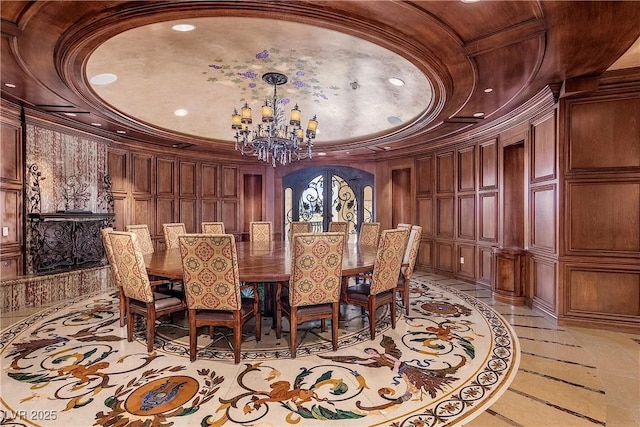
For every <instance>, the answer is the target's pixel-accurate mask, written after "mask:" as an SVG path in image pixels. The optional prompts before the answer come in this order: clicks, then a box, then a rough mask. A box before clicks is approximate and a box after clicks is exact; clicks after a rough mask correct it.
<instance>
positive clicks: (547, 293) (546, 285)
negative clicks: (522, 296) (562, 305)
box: [531, 258, 557, 311]
mask: <svg viewBox="0 0 640 427" xmlns="http://www.w3.org/2000/svg"><path fill="white" fill-rule="evenodd" d="M556 269H557V263H556V262H554V261H549V260H545V259H540V258H533V259H532V260H531V286H532V291H531V292H532V297H533V299H534V300H536V303H537V304H542V305H543V306H544V307H545V308H546V309H548V310H550V311H555V310H556V302H557V301H556V299H557V294H556V287H557V283H556V280H557V279H556V277H557V274H556Z"/></svg>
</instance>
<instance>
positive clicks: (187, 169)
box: [179, 162, 196, 197]
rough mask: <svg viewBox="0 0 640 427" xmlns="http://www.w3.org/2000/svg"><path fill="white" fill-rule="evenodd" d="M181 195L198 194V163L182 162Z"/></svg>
mask: <svg viewBox="0 0 640 427" xmlns="http://www.w3.org/2000/svg"><path fill="white" fill-rule="evenodd" d="M179 188H180V196H191V197H195V196H196V164H195V163H193V162H180V184H179Z"/></svg>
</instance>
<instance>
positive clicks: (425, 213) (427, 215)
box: [417, 198, 433, 237]
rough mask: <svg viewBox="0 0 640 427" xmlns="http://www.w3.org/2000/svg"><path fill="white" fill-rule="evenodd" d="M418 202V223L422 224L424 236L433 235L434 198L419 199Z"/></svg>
mask: <svg viewBox="0 0 640 427" xmlns="http://www.w3.org/2000/svg"><path fill="white" fill-rule="evenodd" d="M417 203H418V225H420V226H422V235H423V236H424V237H431V236H433V199H431V198H428V199H421V198H419V199H418V200H417Z"/></svg>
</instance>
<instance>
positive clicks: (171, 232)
mask: <svg viewBox="0 0 640 427" xmlns="http://www.w3.org/2000/svg"><path fill="white" fill-rule="evenodd" d="M162 232H163V233H164V244H165V247H166V248H167V249H177V248H179V247H180V244H179V243H178V236H181V235H183V234H187V227H186V226H185V225H184V224H183V223H181V222H171V223H167V224H162Z"/></svg>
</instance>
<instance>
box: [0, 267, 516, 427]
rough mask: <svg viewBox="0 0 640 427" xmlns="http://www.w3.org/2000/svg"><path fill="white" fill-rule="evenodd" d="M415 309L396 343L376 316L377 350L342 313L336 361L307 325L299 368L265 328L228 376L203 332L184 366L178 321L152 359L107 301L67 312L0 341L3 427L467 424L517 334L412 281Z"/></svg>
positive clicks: (164, 327)
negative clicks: (130, 338)
mask: <svg viewBox="0 0 640 427" xmlns="http://www.w3.org/2000/svg"><path fill="white" fill-rule="evenodd" d="M410 306H411V311H410V315H409V316H406V315H404V314H403V313H404V310H400V309H399V310H398V319H397V326H396V328H395V330H394V329H391V327H390V321H389V319H388V317H389V316H388V312H387V311H384V310H382V311H379V312H378V313H377V315H378V318H379V319H381V320H379V321H378V323H377V324H376V337H375V339H374V340H370V339H369V333H368V325H367V322H366V317H362V316H361V313H360V309H359V308H355V307H344V308H343V312H342V313H341V319H342V320H341V322H340V350H339V351H338V352H332V351H331V347H330V342H329V341H328V339H329V338H330V335H327V333H323V332H321V331H320V328H319V324H317V325H314V324H310V325H307V326H305V325H303V326H302V328H301V329H304V331H301V332H300V333H299V336H300V340H301V342H300V344H299V349H298V351H297V357H296V358H295V359H291V358H290V354H289V350H288V348H289V344H288V338H289V335H288V334H283V337H282V338H281V339H280V340H276V339H275V333H274V331H273V330H271V327H270V326H271V325H270V322H269V319H266V322H263V339H262V340H261V342H260V343H257V342H255V338H254V339H253V342H252V341H251V338H250V337H251V331H245V332H247V334H246V340H245V341H244V342H243V347H242V350H243V351H242V355H243V359H242V361H241V362H240V363H239V364H238V365H235V364H234V363H233V360H232V352H231V350H230V349H229V347H228V337H227V335H228V331H225V330H223V329H221V330H217V329H216V331H215V333H214V336H213V338H210V337H209V336H208V331H206V330H204V329H203V330H202V335H201V336H200V337H199V338H198V347H199V349H198V358H197V360H196V361H195V362H193V363H191V362H189V358H188V344H187V343H188V335H187V334H188V331H187V329H186V326H185V323H184V322H185V319H184V318H183V317H181V316H177V317H174V318H172V319H169V318H166V319H162V321H161V323H160V324H159V325H158V334H157V335H158V336H157V339H156V342H155V347H154V351H153V352H152V353H147V352H146V342H145V339H146V338H145V331H144V324H143V323H142V322H139V323H137V324H136V339H135V340H134V341H133V342H131V343H129V342H127V340H126V331H125V328H120V327H119V325H118V320H119V318H118V312H117V310H118V303H117V298H116V295H114V294H110V293H105V294H99V295H94V296H89V297H84V298H82V299H77V300H74V301H69V302H66V303H64V304H61V305H58V306H56V307H53V308H51V309H48V310H45V311H43V312H41V313H38V314H37V315H35V316H32V317H30V318H28V319H26V320H24V321H22V322H19V323H17V324H15V325H13V326H12V327H10V328H8V329H5V330H3V331H2V336H1V340H0V354H1V355H2V375H1V377H0V401H1V403H2V408H1V409H2V411H0V425H12V426H27V425H42V426H67V427H73V426H90V425H95V426H115V425H118V426H124V425H131V426H171V425H173V426H222V425H234V424H243V425H265V426H268V425H272V426H285V425H294V424H299V425H304V426H308V425H315V426H327V427H329V426H330V427H334V426H337V425H342V426H363V425H381V426H390V427H400V426H440V425H455V424H460V423H463V422H466V421H468V420H470V419H471V418H473V417H475V416H477V415H478V414H479V413H481V412H482V411H483V410H485V409H486V408H487V407H488V406H489V405H490V404H491V403H492V402H493V401H495V400H496V399H497V398H498V397H499V396H500V395H501V394H502V393H503V392H504V391H505V390H506V388H507V387H508V385H509V384H510V383H511V381H512V379H513V377H514V376H515V374H516V372H517V368H518V364H519V360H520V353H519V346H518V341H517V337H516V335H515V333H514V332H513V330H512V329H511V328H510V326H509V325H508V324H507V323H506V321H505V320H504V319H503V318H502V317H501V316H500V315H498V314H497V313H496V312H495V311H493V310H492V309H491V308H490V307H488V306H487V305H485V304H484V303H482V302H481V301H479V300H477V299H474V298H472V297H470V296H468V295H466V294H464V293H460V292H458V291H455V290H452V289H450V288H448V287H446V285H442V284H436V283H431V282H428V281H426V280H420V279H416V280H414V281H413V282H412V289H411V299H410ZM399 308H400V307H399ZM265 323H266V324H265ZM329 330H330V328H329Z"/></svg>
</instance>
